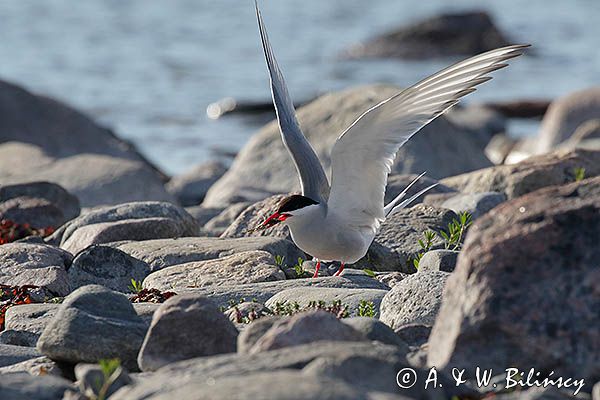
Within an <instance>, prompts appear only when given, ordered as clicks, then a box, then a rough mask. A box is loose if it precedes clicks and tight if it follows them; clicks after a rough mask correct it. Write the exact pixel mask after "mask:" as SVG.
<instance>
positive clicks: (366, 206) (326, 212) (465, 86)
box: [255, 2, 527, 262]
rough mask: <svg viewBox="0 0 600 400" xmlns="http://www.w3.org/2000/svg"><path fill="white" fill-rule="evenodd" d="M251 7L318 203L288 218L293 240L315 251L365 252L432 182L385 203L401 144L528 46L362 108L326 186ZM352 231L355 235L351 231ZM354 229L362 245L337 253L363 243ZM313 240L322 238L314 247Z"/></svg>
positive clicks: (300, 167)
mask: <svg viewBox="0 0 600 400" xmlns="http://www.w3.org/2000/svg"><path fill="white" fill-rule="evenodd" d="M255 5H256V14H257V19H258V25H259V30H260V35H261V39H262V45H263V49H264V54H265V59H266V62H267V67H268V69H269V74H270V79H271V92H272V95H273V103H274V105H275V110H276V113H277V118H278V121H279V127H280V130H281V135H282V139H283V142H284V144H285V146H286V147H287V149H288V151H289V152H290V154H291V156H292V159H293V161H294V163H295V165H296V169H297V171H298V175H299V177H300V183H301V188H302V194H303V195H304V196H306V197H308V198H310V199H313V200H315V201H317V202H318V203H319V204H318V205H311V206H310V207H309V208H308V209H307V210H311V212H306V211H305V212H303V213H301V214H302V216H301V218H302V219H304V221H302V223H299V221H298V220H299V219H300V213H297V214H296V215H297V218H296V217H293V218H289V219H288V220H287V221H286V223H287V224H288V226H289V227H290V231H291V233H292V238H293V239H294V241H295V242H296V244H298V245H299V247H300V248H301V249H302V250H304V251H306V252H308V253H309V254H311V255H313V256H314V257H316V258H318V259H322V260H327V259H329V260H335V261H342V262H355V261H357V260H358V258H360V257H362V256H364V254H365V253H366V251H367V249H368V247H369V245H370V243H371V241H372V240H373V238H374V236H375V234H376V233H377V230H378V229H379V227H380V225H381V223H382V222H383V221H384V220H385V218H386V216H388V215H389V214H391V213H393V212H394V211H396V210H398V209H400V208H403V207H405V206H406V205H407V204H409V203H410V202H411V201H413V200H414V199H415V198H416V197H418V196H419V195H421V194H422V193H423V192H425V191H427V190H428V189H430V188H431V187H429V188H426V189H424V190H423V191H421V192H419V193H417V194H416V195H415V196H412V197H411V198H409V199H406V200H404V201H402V202H400V200H401V199H402V198H403V197H404V196H405V194H406V191H407V190H405V191H403V193H401V194H400V195H399V196H398V197H397V198H396V199H394V200H393V201H392V202H391V203H390V204H388V205H387V206H384V194H385V187H386V184H387V177H388V174H389V173H390V171H391V168H392V164H393V162H394V159H395V157H396V153H397V152H398V150H399V149H400V147H401V146H402V145H403V144H404V143H406V141H408V140H409V139H410V138H411V137H412V136H413V135H414V134H415V133H417V132H418V131H419V130H420V129H421V128H423V127H424V126H425V125H427V124H428V123H429V122H431V121H432V120H433V119H435V118H437V117H438V116H439V115H441V114H442V113H444V112H445V111H447V110H448V109H449V108H450V107H452V106H453V105H455V104H456V103H457V102H458V101H459V99H460V98H461V97H463V96H465V95H467V94H469V93H471V92H473V91H475V86H477V85H479V84H481V83H484V82H486V81H488V80H490V79H491V77H490V76H487V74H489V73H490V72H493V71H495V70H498V69H501V68H504V67H506V66H507V65H508V64H506V63H505V62H506V61H507V60H509V59H511V58H514V57H517V56H519V55H521V54H522V52H523V49H524V48H525V47H527V45H514V46H508V47H503V48H500V49H496V50H491V51H488V52H486V53H483V54H480V55H478V56H475V57H472V58H469V59H467V60H464V61H461V62H459V63H456V64H454V65H452V66H450V67H448V68H445V69H443V70H442V71H440V72H438V73H436V74H434V75H431V76H430V77H428V78H425V79H423V80H421V81H420V82H418V83H417V84H415V85H413V86H412V87H410V88H408V89H405V90H403V91H401V92H400V93H398V94H396V95H394V96H392V97H390V98H388V99H387V100H384V101H382V102H380V103H379V104H377V105H375V106H374V107H372V108H370V109H369V110H367V111H366V112H364V113H363V114H362V115H361V116H360V117H358V119H356V121H354V123H352V124H351V125H350V126H349V127H348V128H347V129H346V130H345V131H344V132H343V133H342V134H341V135H340V136H339V137H338V139H337V141H336V143H335V145H334V146H333V149H332V152H331V186H330V185H329V182H328V180H327V176H326V175H325V172H324V171H323V167H322V165H321V163H320V161H319V159H318V157H317V155H316V153H315V152H314V150H313V149H312V147H311V146H310V144H309V143H308V141H307V140H306V138H305V137H304V135H303V133H302V131H301V129H300V125H299V123H298V121H297V119H296V114H295V110H294V106H293V103H292V100H291V98H290V95H289V93H288V90H287V87H286V84H285V81H284V78H283V74H282V73H281V70H280V68H279V66H278V64H277V61H276V60H275V56H274V55H273V50H272V48H271V45H270V43H269V39H268V36H267V33H266V30H265V27H264V22H263V20H262V16H261V13H260V10H259V9H258V4H257V3H256V2H255ZM421 176H422V175H421ZM419 178H420V177H419ZM417 179H418V178H417ZM415 181H416V180H415ZM413 183H414V182H413ZM411 185H412V184H411ZM407 189H408V188H407ZM290 215H294V213H291V214H290ZM294 220H296V221H294ZM332 226H333V227H334V228H335V230H336V231H338V232H340V231H344V232H346V234H345V235H344V237H341V238H337V239H338V240H333V241H331V240H329V239H330V238H331V235H332V233H333V232H332V231H331V229H330V228H331V227H332ZM353 233H354V234H355V236H356V238H354V237H352V234H353ZM358 235H360V236H361V238H362V239H364V240H362V243H361V244H360V246H361V247H362V248H361V249H360V251H359V252H356V251H352V253H353V254H352V255H351V257H345V256H344V254H342V253H348V252H349V250H350V248H351V247H356V246H357V245H358V243H359V242H360V241H359V240H358ZM347 238H350V239H349V243H348V245H347V246H346V245H343V244H340V241H343V240H346V239H347ZM354 239H356V240H354ZM328 241H329V243H328ZM311 242H319V243H318V244H317V243H314V244H313V245H311ZM350 242H351V243H350ZM323 244H326V245H330V246H331V247H335V246H338V247H339V251H337V252H336V251H330V250H327V251H326V250H325V248H324V245H323ZM303 247H304V248H303ZM307 247H308V248H307ZM311 251H312V252H311ZM315 252H316V253H317V254H315ZM318 252H321V253H324V254H318ZM325 253H326V254H325ZM336 253H339V254H336ZM332 256H335V257H334V258H332ZM359 256H360V257H359ZM357 257H358V258H357Z"/></svg>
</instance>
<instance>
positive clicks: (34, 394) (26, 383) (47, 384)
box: [0, 372, 73, 400]
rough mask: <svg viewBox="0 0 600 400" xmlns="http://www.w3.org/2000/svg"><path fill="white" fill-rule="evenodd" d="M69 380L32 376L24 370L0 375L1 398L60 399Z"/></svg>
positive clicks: (28, 399)
mask: <svg viewBox="0 0 600 400" xmlns="http://www.w3.org/2000/svg"><path fill="white" fill-rule="evenodd" d="M72 389H73V387H72V385H71V382H69V381H68V380H66V379H63V378H59V377H57V376H52V375H44V376H33V375H30V374H28V373H26V372H18V373H13V374H4V375H1V376H0V399H2V400H25V399H27V400H61V399H62V398H63V395H64V394H65V391H70V390H72Z"/></svg>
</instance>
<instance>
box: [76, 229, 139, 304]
mask: <svg viewBox="0 0 600 400" xmlns="http://www.w3.org/2000/svg"><path fill="white" fill-rule="evenodd" d="M142 221H144V220H142ZM89 226H94V225H88V226H86V227H84V228H82V229H79V230H77V231H76V232H80V231H81V230H83V229H85V228H87V227H89ZM76 235H77V233H76ZM149 273H150V266H149V265H148V264H146V263H145V262H143V261H141V260H138V259H136V258H133V257H131V256H130V255H128V254H126V253H124V252H122V251H121V250H119V249H115V248H113V247H109V246H101V245H96V246H90V247H88V248H86V249H85V250H83V251H82V252H81V253H79V254H78V255H77V257H75V259H74V260H73V264H72V265H71V267H70V268H69V281H70V283H71V288H72V289H76V288H79V287H81V286H85V285H90V284H98V285H102V286H105V287H107V288H109V289H112V290H116V291H118V292H124V293H128V292H129V291H130V289H129V285H131V280H132V279H135V280H136V281H143V280H144V278H145V277H146V276H147V275H148V274H149Z"/></svg>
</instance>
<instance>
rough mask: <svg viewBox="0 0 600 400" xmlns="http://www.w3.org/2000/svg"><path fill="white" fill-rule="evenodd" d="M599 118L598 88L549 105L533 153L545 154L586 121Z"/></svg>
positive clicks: (570, 95)
mask: <svg viewBox="0 0 600 400" xmlns="http://www.w3.org/2000/svg"><path fill="white" fill-rule="evenodd" d="M599 116H600V86H597V87H592V88H589V89H585V90H581V91H577V92H574V93H570V94H568V95H566V96H564V97H561V98H559V99H557V100H555V101H553V102H552V103H551V104H550V107H549V108H548V111H547V112H546V114H545V115H544V119H543V120H542V125H541V126H540V132H539V135H538V137H537V140H536V141H535V142H534V143H535V147H534V148H533V152H534V153H536V154H541V153H546V152H548V151H550V150H552V149H553V148H554V147H556V146H557V145H558V144H560V143H562V142H564V141H566V140H567V139H569V138H570V137H571V136H572V135H573V133H575V131H576V130H577V128H578V127H579V126H580V125H582V124H584V123H585V122H586V121H589V120H592V119H596V118H599Z"/></svg>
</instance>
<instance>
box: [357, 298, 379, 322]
mask: <svg viewBox="0 0 600 400" xmlns="http://www.w3.org/2000/svg"><path fill="white" fill-rule="evenodd" d="M358 316H359V317H371V318H373V317H375V303H373V302H372V301H366V300H361V301H360V302H359V303H358Z"/></svg>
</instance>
